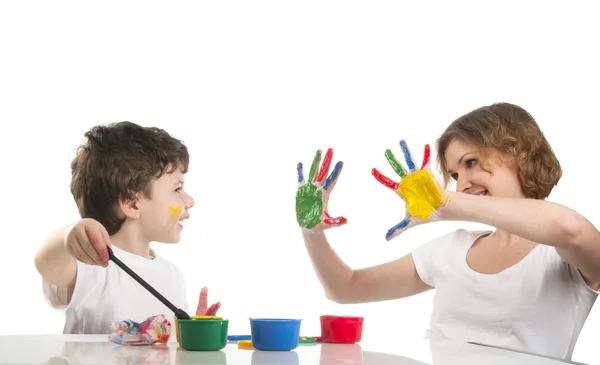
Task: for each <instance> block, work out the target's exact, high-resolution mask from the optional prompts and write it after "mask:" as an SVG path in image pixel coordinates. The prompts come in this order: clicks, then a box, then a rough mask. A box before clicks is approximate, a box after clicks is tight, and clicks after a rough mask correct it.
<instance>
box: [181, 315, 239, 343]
mask: <svg viewBox="0 0 600 365" xmlns="http://www.w3.org/2000/svg"><path fill="white" fill-rule="evenodd" d="M177 327H178V331H179V346H181V348H183V349H184V350H191V351H219V350H222V349H224V348H225V346H227V329H228V327H229V320H227V319H193V318H192V319H178V320H177Z"/></svg>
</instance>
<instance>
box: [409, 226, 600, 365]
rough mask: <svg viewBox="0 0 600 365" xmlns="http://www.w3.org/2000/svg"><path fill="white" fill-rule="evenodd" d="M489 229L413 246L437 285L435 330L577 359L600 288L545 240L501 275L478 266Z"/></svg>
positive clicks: (421, 268) (419, 264) (422, 269)
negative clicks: (479, 242)
mask: <svg viewBox="0 0 600 365" xmlns="http://www.w3.org/2000/svg"><path fill="white" fill-rule="evenodd" d="M489 233H490V232H481V231H480V232H477V231H467V230H463V229H460V230H457V231H454V232H451V233H449V234H447V235H444V236H442V237H439V238H437V239H435V240H432V241H430V242H428V243H427V244H425V245H423V246H421V247H419V248H417V249H416V250H414V252H413V253H412V256H413V260H414V263H415V267H416V269H417V272H418V274H419V276H420V277H421V279H422V280H423V281H424V282H425V283H426V284H428V285H430V286H432V287H434V288H436V291H435V295H434V302H433V313H432V315H431V321H430V328H429V330H428V335H429V337H430V338H444V337H445V338H450V339H455V340H461V341H472V342H481V343H485V344H489V345H496V346H502V347H509V348H513V349H517V350H522V351H528V352H533V353H537V354H543V355H547V356H554V357H558V358H562V359H566V360H570V359H571V356H572V354H573V349H574V347H575V343H576V342H577V338H578V337H579V333H580V332H581V329H582V327H583V324H584V322H585V320H586V318H587V316H588V314H589V312H590V310H591V309H592V306H593V304H594V302H595V300H596V297H597V296H598V292H596V291H593V290H592V289H591V288H590V287H589V286H588V285H587V284H586V283H585V281H584V279H583V277H582V276H581V274H580V272H579V270H577V269H576V268H575V267H573V266H571V265H569V264H568V263H566V262H565V261H564V260H562V258H561V257H560V256H559V255H558V253H557V252H556V249H555V248H554V247H551V246H547V245H543V244H540V245H537V246H536V247H535V248H534V249H533V250H532V251H531V252H530V253H529V254H528V255H527V256H526V257H525V258H524V259H523V260H521V261H520V262H519V263H517V264H516V265H514V266H512V267H509V268H508V269H506V270H504V271H502V272H500V273H498V274H496V275H487V274H481V273H478V272H476V271H474V270H473V269H471V268H470V267H469V265H468V264H467V261H466V257H467V252H468V250H469V249H470V248H471V246H472V245H473V243H474V242H475V240H476V239H477V238H478V237H480V236H483V235H486V234H489Z"/></svg>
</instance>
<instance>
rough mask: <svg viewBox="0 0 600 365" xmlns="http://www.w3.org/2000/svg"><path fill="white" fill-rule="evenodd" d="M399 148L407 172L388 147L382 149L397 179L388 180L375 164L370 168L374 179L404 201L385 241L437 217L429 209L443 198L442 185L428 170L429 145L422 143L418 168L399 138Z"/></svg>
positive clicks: (406, 146) (436, 206)
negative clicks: (400, 216)
mask: <svg viewBox="0 0 600 365" xmlns="http://www.w3.org/2000/svg"><path fill="white" fill-rule="evenodd" d="M400 148H401V149H402V152H403V153H404V159H405V160H406V165H407V166H408V172H407V170H406V169H404V167H403V166H402V165H401V164H400V163H399V162H398V160H397V159H396V157H395V156H394V154H393V153H392V151H391V150H389V149H388V150H386V151H385V157H386V158H387V160H388V162H389V163H390V165H391V166H392V168H393V169H394V171H395V172H396V173H397V174H398V176H400V182H395V181H393V180H391V179H390V178H388V177H386V176H384V175H383V174H382V173H381V172H379V171H378V170H377V169H375V168H374V169H373V170H372V174H373V176H374V177H375V179H377V181H379V182H380V183H381V184H383V185H384V186H385V187H387V188H389V189H391V190H393V191H394V192H396V193H397V194H398V195H400V197H401V198H402V199H403V200H404V202H405V203H406V215H405V217H404V219H403V220H402V221H401V222H400V223H398V224H396V225H395V226H393V227H392V228H390V229H389V230H388V232H387V234H386V236H385V237H386V240H388V241H389V240H391V239H392V238H394V237H396V236H398V235H399V234H400V233H402V232H404V231H405V230H407V229H409V228H410V227H412V226H415V225H417V224H420V223H424V222H426V221H433V220H437V217H436V216H435V215H433V216H432V213H434V212H435V211H436V209H438V207H439V206H440V205H441V204H442V203H443V202H444V201H445V200H446V197H445V195H444V192H443V190H442V188H441V187H440V186H439V184H438V183H437V182H436V181H435V178H434V177H433V175H432V174H431V171H429V158H430V154H431V151H430V148H429V145H428V144H426V145H425V151H424V153H423V163H422V164H421V168H420V169H417V167H416V165H415V162H414V159H413V157H412V155H411V153H410V150H409V149H408V145H407V144H406V141H404V140H402V141H400Z"/></svg>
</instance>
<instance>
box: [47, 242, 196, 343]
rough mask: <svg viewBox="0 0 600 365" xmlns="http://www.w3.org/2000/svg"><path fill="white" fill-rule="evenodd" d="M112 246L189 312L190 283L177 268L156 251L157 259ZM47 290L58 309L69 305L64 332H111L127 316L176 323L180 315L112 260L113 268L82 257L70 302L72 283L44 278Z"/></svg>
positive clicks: (139, 272)
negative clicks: (61, 284) (65, 284)
mask: <svg viewBox="0 0 600 365" xmlns="http://www.w3.org/2000/svg"><path fill="white" fill-rule="evenodd" d="M112 250H113V252H114V254H115V256H116V257H117V258H118V259H119V260H121V261H122V262H123V263H124V264H125V265H127V266H128V267H129V268H130V269H131V270H133V272H135V273H136V274H138V276H140V277H141V278H142V279H144V281H146V282H147V283H148V284H150V286H152V287H153V288H154V289H156V291H158V292H159V293H160V294H162V296H164V297H165V298H166V299H167V300H168V301H170V302H171V303H173V305H175V306H176V307H177V308H181V309H183V310H185V311H186V312H188V301H187V294H186V290H185V282H184V278H183V275H182V273H181V271H180V270H179V268H178V267H177V266H175V265H174V264H173V263H171V262H169V261H167V260H165V259H163V258H161V257H160V256H157V255H156V254H155V253H154V251H152V250H150V254H151V256H152V257H154V259H152V260H151V259H146V258H144V257H141V256H138V255H134V254H132V253H129V252H126V251H123V250H121V249H119V248H118V247H115V246H112ZM43 289H44V297H45V298H46V299H47V300H48V301H49V302H50V304H51V305H52V306H53V307H55V308H60V309H65V327H64V330H63V333H64V334H109V333H111V325H112V323H113V322H119V321H123V320H126V319H130V320H133V321H135V322H142V321H144V320H146V319H147V318H148V317H151V316H155V315H159V314H164V315H165V316H166V317H167V318H168V319H169V321H171V322H173V317H174V313H173V312H172V311H171V310H170V309H169V308H167V307H166V306H165V305H164V304H162V302H160V301H159V300H158V299H156V298H155V297H154V296H153V295H152V294H150V292H149V291H147V290H146V289H145V288H144V287H142V286H141V285H140V284H139V283H138V282H137V281H135V280H134V279H133V278H132V277H131V276H129V275H128V274H127V273H126V272H125V271H123V270H122V269H121V268H119V267H118V266H117V265H116V264H115V263H114V262H112V261H109V264H108V267H107V268H103V267H100V266H92V265H86V264H83V263H81V262H79V261H77V281H76V283H75V289H74V291H73V295H72V298H71V302H70V303H69V304H68V305H66V301H67V300H66V299H67V288H66V287H57V286H55V285H52V284H49V283H48V282H45V281H44V282H43Z"/></svg>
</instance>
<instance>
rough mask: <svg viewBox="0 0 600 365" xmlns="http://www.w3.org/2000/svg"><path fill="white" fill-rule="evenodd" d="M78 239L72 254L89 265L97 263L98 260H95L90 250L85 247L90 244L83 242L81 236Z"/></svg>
mask: <svg viewBox="0 0 600 365" xmlns="http://www.w3.org/2000/svg"><path fill="white" fill-rule="evenodd" d="M76 239H77V244H76V245H75V247H73V253H72V256H74V257H75V259H76V260H78V261H81V262H83V263H84V264H88V265H97V262H96V260H94V259H93V258H92V257H91V256H90V254H89V253H88V252H86V250H85V247H90V245H89V244H86V243H82V242H81V240H80V239H79V238H76Z"/></svg>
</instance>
